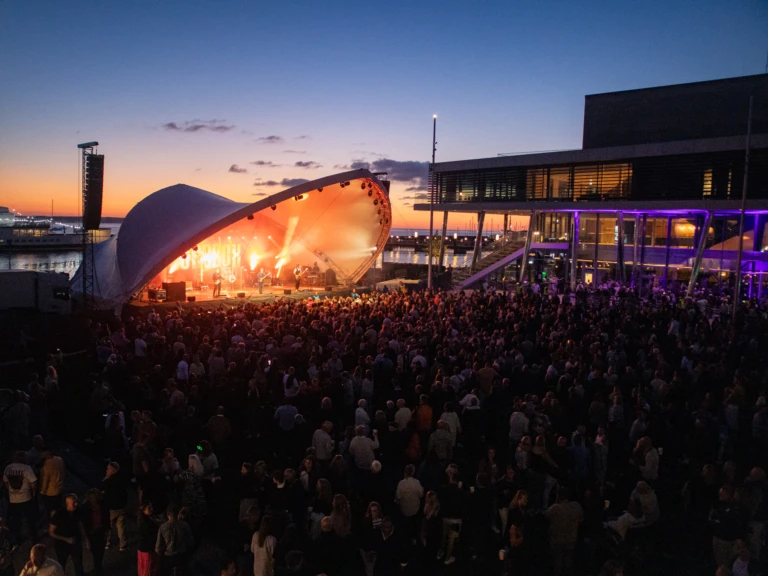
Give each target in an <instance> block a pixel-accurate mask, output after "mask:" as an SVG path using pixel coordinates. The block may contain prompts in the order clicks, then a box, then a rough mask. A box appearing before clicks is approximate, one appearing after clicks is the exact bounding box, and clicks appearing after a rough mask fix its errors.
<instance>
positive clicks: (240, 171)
mask: <svg viewBox="0 0 768 576" xmlns="http://www.w3.org/2000/svg"><path fill="white" fill-rule="evenodd" d="M228 172H234V173H235V174H248V170H246V169H245V168H240V166H238V165H237V164H232V166H230V167H229V170H228Z"/></svg>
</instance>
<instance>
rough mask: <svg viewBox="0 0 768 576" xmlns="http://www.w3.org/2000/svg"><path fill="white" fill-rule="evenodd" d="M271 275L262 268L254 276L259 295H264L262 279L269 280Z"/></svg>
mask: <svg viewBox="0 0 768 576" xmlns="http://www.w3.org/2000/svg"><path fill="white" fill-rule="evenodd" d="M271 276H272V274H271V273H270V272H264V268H259V273H258V274H256V280H258V282H259V294H263V293H264V279H265V278H270V277H271Z"/></svg>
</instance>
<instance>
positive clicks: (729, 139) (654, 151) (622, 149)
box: [434, 134, 768, 172]
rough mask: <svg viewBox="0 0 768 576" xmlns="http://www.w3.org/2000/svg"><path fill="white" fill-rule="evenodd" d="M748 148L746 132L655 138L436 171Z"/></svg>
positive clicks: (439, 166) (764, 137) (757, 137)
mask: <svg viewBox="0 0 768 576" xmlns="http://www.w3.org/2000/svg"><path fill="white" fill-rule="evenodd" d="M750 142H751V147H752V148H768V134H753V135H752V139H751V141H750ZM745 148H746V140H745V137H744V136H725V137H722V138H704V139H700V140H678V141H675V142H655V143H650V144H633V145H629V146H612V147H609V148H586V149H574V150H564V151H559V152H534V153H531V154H518V155H514V156H494V157H491V158H477V159H473V160H455V161H452V162H436V163H435V167H434V171H435V172H454V171H460V170H483V169H494V168H496V169H498V168H514V167H519V166H545V165H562V164H581V163H591V162H614V161H620V160H632V159H635V158H647V157H654V156H677V155H682V154H705V153H711V152H732V151H735V150H744V149H745Z"/></svg>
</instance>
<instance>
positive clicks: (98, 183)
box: [83, 154, 104, 230]
mask: <svg viewBox="0 0 768 576" xmlns="http://www.w3.org/2000/svg"><path fill="white" fill-rule="evenodd" d="M103 196H104V154H86V155H85V190H83V228H84V229H85V230H98V229H99V226H101V201H102V198H103Z"/></svg>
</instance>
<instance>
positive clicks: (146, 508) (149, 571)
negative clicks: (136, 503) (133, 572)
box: [137, 502, 159, 576]
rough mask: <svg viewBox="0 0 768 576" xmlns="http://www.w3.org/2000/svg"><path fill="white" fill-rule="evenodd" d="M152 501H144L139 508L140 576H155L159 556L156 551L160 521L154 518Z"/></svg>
mask: <svg viewBox="0 0 768 576" xmlns="http://www.w3.org/2000/svg"><path fill="white" fill-rule="evenodd" d="M154 512H155V511H154V508H153V507H152V502H144V503H143V504H142V505H141V508H140V509H139V518H138V521H137V524H138V529H139V543H138V548H139V551H138V576H155V574H156V573H157V567H158V563H159V558H158V556H157V554H156V553H155V544H156V543H157V530H158V527H159V526H158V523H157V521H156V520H155V518H154Z"/></svg>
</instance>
